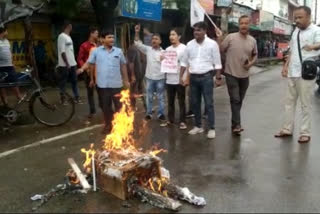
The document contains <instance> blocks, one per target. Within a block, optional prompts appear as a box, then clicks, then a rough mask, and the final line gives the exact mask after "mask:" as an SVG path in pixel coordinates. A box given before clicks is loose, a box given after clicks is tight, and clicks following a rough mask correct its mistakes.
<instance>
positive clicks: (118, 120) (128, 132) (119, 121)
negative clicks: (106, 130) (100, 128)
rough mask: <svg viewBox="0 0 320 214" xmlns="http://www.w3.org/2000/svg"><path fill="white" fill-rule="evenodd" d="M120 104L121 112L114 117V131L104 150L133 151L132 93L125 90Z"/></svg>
mask: <svg viewBox="0 0 320 214" xmlns="http://www.w3.org/2000/svg"><path fill="white" fill-rule="evenodd" d="M120 102H121V104H122V107H121V109H120V111H119V112H117V113H116V114H115V115H114V119H113V121H112V130H111V133H110V134H109V135H107V136H106V139H105V145H104V148H105V149H106V150H120V149H122V150H133V151H136V148H135V147H134V140H133V136H132V135H133V122H134V111H133V110H132V108H131V105H130V91H129V90H123V91H122V92H121V98H120Z"/></svg>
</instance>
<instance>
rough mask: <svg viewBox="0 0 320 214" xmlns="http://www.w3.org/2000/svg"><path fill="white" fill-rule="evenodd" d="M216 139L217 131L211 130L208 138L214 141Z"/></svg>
mask: <svg viewBox="0 0 320 214" xmlns="http://www.w3.org/2000/svg"><path fill="white" fill-rule="evenodd" d="M215 137H216V131H215V130H214V129H210V130H209V132H208V135H207V138H209V139H213V138H215Z"/></svg>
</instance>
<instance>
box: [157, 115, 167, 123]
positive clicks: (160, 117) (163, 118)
mask: <svg viewBox="0 0 320 214" xmlns="http://www.w3.org/2000/svg"><path fill="white" fill-rule="evenodd" d="M158 119H159V120H161V121H165V120H166V117H165V116H164V115H163V114H162V115H160V116H159V117H158Z"/></svg>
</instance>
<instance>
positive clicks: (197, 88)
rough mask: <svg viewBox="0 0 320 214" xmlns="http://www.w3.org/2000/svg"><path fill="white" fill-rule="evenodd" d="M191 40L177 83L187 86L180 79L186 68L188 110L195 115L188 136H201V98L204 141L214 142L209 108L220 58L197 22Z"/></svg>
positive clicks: (218, 51) (213, 120) (201, 24)
mask: <svg viewBox="0 0 320 214" xmlns="http://www.w3.org/2000/svg"><path fill="white" fill-rule="evenodd" d="M193 28H194V32H193V34H194V39H193V40H191V41H190V42H189V43H188V44H187V48H186V51H185V54H184V57H183V60H182V63H181V73H180V81H181V83H182V84H184V85H186V84H188V82H187V81H184V80H183V75H184V72H185V70H186V68H187V67H189V72H190V88H191V94H192V97H191V99H192V106H193V108H192V110H193V111H194V114H195V126H194V128H193V129H192V130H190V131H189V134H191V135H195V134H198V133H202V132H204V129H203V128H202V122H201V98H202V96H203V97H204V103H205V107H206V109H207V113H208V117H207V121H208V129H209V131H208V135H207V137H208V138H215V136H216V132H215V115H214V105H213V87H214V82H213V72H214V70H216V71H217V75H218V76H219V75H220V69H221V68H222V65H221V57H220V50H219V46H218V44H217V43H216V42H215V41H214V40H212V39H210V38H208V37H207V36H206V33H207V28H208V26H207V24H206V23H205V22H198V23H196V24H195V25H194V26H193Z"/></svg>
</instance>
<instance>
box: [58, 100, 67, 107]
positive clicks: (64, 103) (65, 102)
mask: <svg viewBox="0 0 320 214" xmlns="http://www.w3.org/2000/svg"><path fill="white" fill-rule="evenodd" d="M60 103H61V105H63V106H67V105H69V103H68V102H67V101H66V100H61V102H60Z"/></svg>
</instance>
